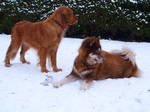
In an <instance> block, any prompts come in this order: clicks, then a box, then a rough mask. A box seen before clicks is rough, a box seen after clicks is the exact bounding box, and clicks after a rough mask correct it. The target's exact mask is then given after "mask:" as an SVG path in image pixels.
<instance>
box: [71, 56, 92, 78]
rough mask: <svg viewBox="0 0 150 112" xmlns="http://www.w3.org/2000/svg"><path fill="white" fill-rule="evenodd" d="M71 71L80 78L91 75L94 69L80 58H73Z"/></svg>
mask: <svg viewBox="0 0 150 112" xmlns="http://www.w3.org/2000/svg"><path fill="white" fill-rule="evenodd" d="M73 71H74V72H75V73H76V75H78V76H79V77H80V78H82V79H84V78H86V77H92V76H93V74H94V71H95V66H88V65H86V64H85V63H84V62H82V61H81V60H78V59H77V60H75V63H74V66H73Z"/></svg>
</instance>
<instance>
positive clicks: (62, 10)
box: [52, 6, 78, 25]
mask: <svg viewBox="0 0 150 112" xmlns="http://www.w3.org/2000/svg"><path fill="white" fill-rule="evenodd" d="M52 16H53V17H54V18H55V19H56V20H57V21H59V22H61V23H62V24H66V25H72V24H75V23H77V22H78V18H77V17H76V16H75V15H74V14H73V11H72V10H71V9H70V8H69V7H67V6H61V7H59V8H58V9H57V10H55V12H54V13H53V14H52Z"/></svg>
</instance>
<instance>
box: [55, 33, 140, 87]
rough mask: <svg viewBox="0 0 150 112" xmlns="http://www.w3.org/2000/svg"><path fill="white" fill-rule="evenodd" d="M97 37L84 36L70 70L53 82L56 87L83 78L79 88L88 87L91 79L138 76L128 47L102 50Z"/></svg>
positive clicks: (138, 73)
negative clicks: (66, 74) (67, 73)
mask: <svg viewBox="0 0 150 112" xmlns="http://www.w3.org/2000/svg"><path fill="white" fill-rule="evenodd" d="M99 39H100V36H99V37H98V38H95V37H92V38H86V39H85V40H84V41H83V42H82V45H81V47H80V48H79V55H78V56H77V57H76V59H75V61H74V66H73V69H72V72H71V73H70V74H69V75H68V76H66V77H65V78H64V79H62V80H60V81H59V82H55V83H53V86H54V87H56V88H58V87H60V86H62V85H64V84H66V83H68V82H73V81H76V80H78V79H82V80H83V84H82V85H81V88H80V89H81V90H87V89H89V87H90V85H91V83H92V81H93V80H103V79H107V78H114V79H116V78H129V77H139V75H140V70H139V69H138V67H137V65H136V61H135V54H134V53H133V52H132V51H131V50H130V49H128V48H123V49H122V50H113V51H112V52H111V53H109V52H106V51H103V50H102V49H101V45H100V42H99Z"/></svg>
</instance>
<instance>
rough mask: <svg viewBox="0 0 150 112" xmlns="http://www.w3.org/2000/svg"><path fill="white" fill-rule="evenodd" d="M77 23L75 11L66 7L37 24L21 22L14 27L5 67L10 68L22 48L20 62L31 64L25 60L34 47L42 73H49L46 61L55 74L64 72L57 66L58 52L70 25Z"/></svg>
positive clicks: (60, 8)
mask: <svg viewBox="0 0 150 112" xmlns="http://www.w3.org/2000/svg"><path fill="white" fill-rule="evenodd" d="M75 23H77V17H76V16H74V15H73V11H72V10H71V9H70V8H68V7H66V6H61V7H59V8H58V9H57V10H56V11H55V12H54V13H53V14H52V16H50V17H49V18H48V19H46V20H44V21H40V22H37V23H31V22H29V21H21V22H18V23H16V24H15V25H14V27H13V28H12V33H11V43H10V46H9V48H8V50H7V53H6V58H5V61H4V62H5V66H6V67H10V66H11V64H10V60H12V59H14V58H15V56H16V53H17V52H18V49H19V48H20V46H22V47H21V52H20V60H21V61H22V63H27V64H30V62H27V61H26V59H25V53H26V51H27V50H28V49H29V48H30V47H33V48H34V49H36V50H37V52H38V56H39V60H40V61H39V64H40V66H41V72H49V71H48V70H47V68H46V59H47V58H49V60H51V64H52V67H53V71H54V72H58V71H62V69H58V68H57V65H56V58H57V50H58V46H59V43H60V42H61V39H62V37H63V36H64V34H65V32H66V30H67V28H68V25H72V24H75Z"/></svg>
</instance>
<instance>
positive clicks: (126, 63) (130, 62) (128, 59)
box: [96, 48, 140, 80]
mask: <svg viewBox="0 0 150 112" xmlns="http://www.w3.org/2000/svg"><path fill="white" fill-rule="evenodd" d="M102 53H103V56H104V58H105V59H106V61H105V62H104V63H100V64H99V67H98V68H97V71H96V74H97V77H96V79H98V80H99V79H106V78H129V77H140V70H139V69H138V67H137V65H136V61H135V54H134V53H133V51H131V50H130V49H129V48H123V49H121V50H113V51H111V53H108V52H106V51H103V52H102Z"/></svg>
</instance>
